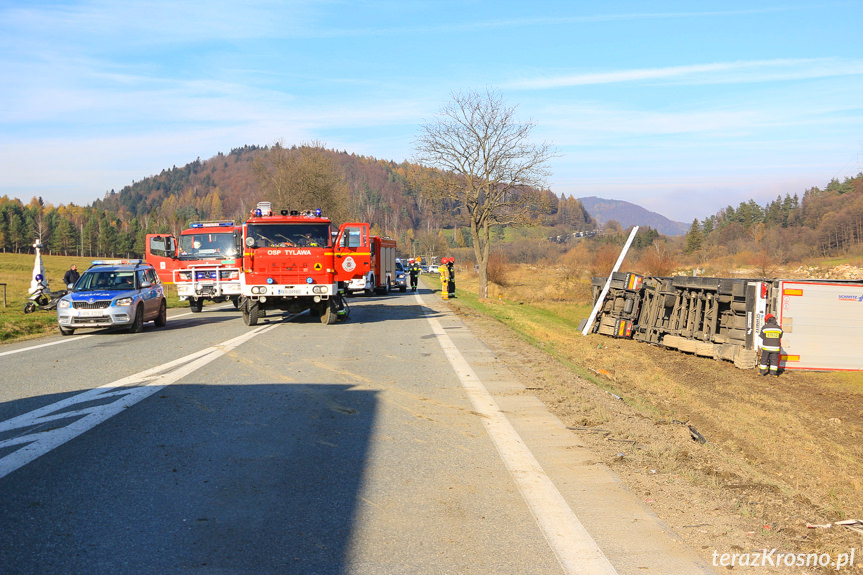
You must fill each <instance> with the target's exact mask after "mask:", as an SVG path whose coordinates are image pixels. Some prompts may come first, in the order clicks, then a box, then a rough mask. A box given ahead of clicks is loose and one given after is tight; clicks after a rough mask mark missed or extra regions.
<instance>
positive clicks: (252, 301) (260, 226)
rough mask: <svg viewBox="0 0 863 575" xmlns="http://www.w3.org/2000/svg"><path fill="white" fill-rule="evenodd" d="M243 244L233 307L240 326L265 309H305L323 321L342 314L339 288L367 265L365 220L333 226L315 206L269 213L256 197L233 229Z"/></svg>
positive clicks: (343, 306)
mask: <svg viewBox="0 0 863 575" xmlns="http://www.w3.org/2000/svg"><path fill="white" fill-rule="evenodd" d="M237 247H238V248H239V247H242V249H243V260H242V273H241V274H240V283H241V291H242V297H241V298H240V302H239V307H240V309H241V310H242V312H243V320H244V321H245V323H246V325H250V326H252V325H256V324H257V323H258V319H259V318H260V317H263V316H264V315H266V311H267V310H272V309H278V310H283V311H287V312H290V313H300V312H302V311H305V310H309V313H310V314H311V315H313V316H317V317H320V318H321V322H322V323H324V324H332V323H335V322H336V320H337V319H341V318H345V317H346V316H347V313H348V309H347V303H346V302H345V298H344V291H345V289H346V287H347V286H348V285H352V284H353V285H356V283H357V282H358V281H360V280H362V278H365V277H368V273H369V271H370V270H372V269H373V268H372V259H371V252H372V241H371V237H370V235H369V224H367V223H345V224H342V225H341V226H340V227H339V228H338V231H335V230H333V229H332V222H331V221H330V220H329V218H326V217H324V216H323V214H322V213H321V210H306V211H302V212H300V211H289V210H281V211H280V212H279V214H275V213H274V212H273V209H272V204H271V203H270V202H260V203H258V206H257V207H256V208H255V209H254V210H253V211H252V215H251V217H250V218H249V219H248V220H247V221H246V222H245V223H244V224H243V225H241V226H239V227H238V228H237Z"/></svg>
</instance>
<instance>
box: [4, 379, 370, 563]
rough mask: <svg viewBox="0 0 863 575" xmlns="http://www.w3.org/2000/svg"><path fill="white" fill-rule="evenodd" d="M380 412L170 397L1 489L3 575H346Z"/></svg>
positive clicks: (332, 404) (237, 393)
mask: <svg viewBox="0 0 863 575" xmlns="http://www.w3.org/2000/svg"><path fill="white" fill-rule="evenodd" d="M65 397H68V395H62V396H60V395H58V396H57V397H56V398H55V397H54V396H51V397H41V398H38V399H41V402H40V403H41V404H42V405H47V404H49V403H52V402H54V401H56V400H59V399H60V398H65ZM29 405H33V401H32V399H31V400H30V401H29V403H28V406H29ZM7 407H8V406H7ZM376 407H377V399H376V394H375V392H372V391H368V390H357V389H354V388H352V387H351V386H346V385H343V384H332V385H310V384H309V385H307V384H302V383H298V384H285V383H282V382H279V383H272V384H268V385H242V384H238V385H204V384H201V385H180V384H177V385H173V386H169V387H167V388H164V389H162V390H160V391H159V392H158V393H156V394H155V395H152V396H151V397H149V398H147V399H145V400H144V401H142V402H141V403H138V404H135V405H133V406H132V407H131V408H129V409H127V410H125V411H124V412H122V413H121V414H119V415H117V416H115V417H113V418H111V419H109V420H107V421H105V422H104V423H102V424H100V425H98V426H96V427H95V428H93V429H91V430H90V431H87V432H86V433H84V434H83V435H81V436H79V437H77V438H75V439H73V440H71V441H69V442H68V443H65V444H63V445H61V446H60V447H58V448H56V449H54V450H53V451H50V452H48V453H47V454H45V455H43V456H41V457H39V458H38V459H36V460H35V461H33V462H32V463H30V464H28V465H26V466H24V467H23V468H21V469H18V470H17V471H14V472H12V473H11V474H9V475H7V476H6V477H4V478H2V479H0V493H2V497H0V529H2V533H3V534H4V535H3V539H2V541H0V572H2V573H3V574H4V575H12V574H25V573H26V574H32V573H64V574H81V575H84V574H86V575H92V574H99V573H111V574H114V573H135V574H136V575H146V574H153V575H156V574H159V575H163V574H168V573H198V572H200V573H232V574H233V573H237V574H246V573H248V574H256V575H258V574H269V573H272V574H276V573H278V574H285V573H332V574H340V573H344V572H345V571H346V565H345V561H346V559H345V557H346V554H347V552H348V544H349V541H350V536H351V530H352V527H353V520H354V514H355V509H356V505H357V499H358V496H359V490H360V487H361V484H362V478H363V470H364V466H365V461H366V457H367V451H368V449H369V442H370V434H371V430H372V428H373V425H374V420H375V414H376ZM12 411H18V412H20V409H13V410H12ZM78 417H80V415H75V414H74V413H72V414H71V415H69V417H67V418H66V419H61V420H58V421H56V422H55V423H53V424H51V425H50V426H46V428H45V429H44V431H48V430H49V429H50V428H51V427H61V426H66V425H69V424H70V423H72V422H73V421H75V420H76V419H77V418H78ZM33 431H34V430H33V429H23V430H21V429H19V430H10V431H7V432H5V433H3V434H0V441H3V440H7V439H9V438H10V437H13V436H16V434H17V436H21V435H22V434H26V433H31V432H33ZM19 447H20V446H19ZM9 453H10V450H9V449H7V450H4V451H0V457H4V456H7V455H8V454H9Z"/></svg>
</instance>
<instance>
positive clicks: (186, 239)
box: [180, 231, 237, 260]
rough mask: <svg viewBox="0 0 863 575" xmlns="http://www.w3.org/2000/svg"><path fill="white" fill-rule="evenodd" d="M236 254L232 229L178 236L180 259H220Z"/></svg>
mask: <svg viewBox="0 0 863 575" xmlns="http://www.w3.org/2000/svg"><path fill="white" fill-rule="evenodd" d="M236 255H237V252H236V250H235V248H234V233H233V231H230V232H222V233H197V234H189V235H183V236H180V259H181V260H221V259H225V258H233V257H235V256H236Z"/></svg>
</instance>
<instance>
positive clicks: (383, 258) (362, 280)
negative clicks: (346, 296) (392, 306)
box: [345, 236, 397, 295]
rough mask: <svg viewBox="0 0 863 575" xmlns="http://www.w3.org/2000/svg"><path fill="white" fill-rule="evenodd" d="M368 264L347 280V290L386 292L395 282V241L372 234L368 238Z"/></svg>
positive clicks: (367, 292)
mask: <svg viewBox="0 0 863 575" xmlns="http://www.w3.org/2000/svg"><path fill="white" fill-rule="evenodd" d="M369 245H370V249H369V265H368V266H365V265H364V266H363V268H362V269H361V270H359V271H360V272H362V274H359V273H357V274H354V277H353V278H352V279H351V280H350V281H348V283H347V285H346V286H345V289H346V290H347V291H348V292H363V293H364V294H365V295H372V293H379V294H386V293H389V291H390V289H391V288H394V287H397V284H396V241H395V240H393V239H390V238H382V237H379V236H372V237H371V238H370V244H369Z"/></svg>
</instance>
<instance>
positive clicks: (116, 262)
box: [90, 259, 144, 266]
mask: <svg viewBox="0 0 863 575" xmlns="http://www.w3.org/2000/svg"><path fill="white" fill-rule="evenodd" d="M142 263H144V260H140V259H139V260H93V261H92V262H90V265H91V266H123V265H133V264H134V265H137V264H142Z"/></svg>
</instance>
